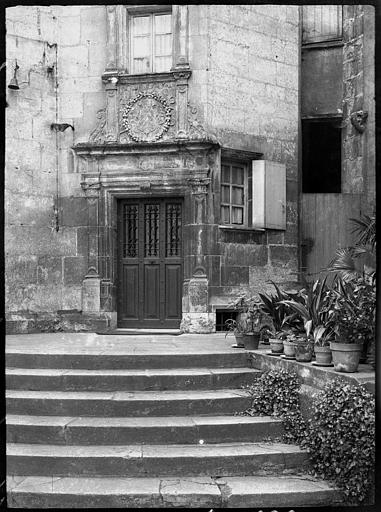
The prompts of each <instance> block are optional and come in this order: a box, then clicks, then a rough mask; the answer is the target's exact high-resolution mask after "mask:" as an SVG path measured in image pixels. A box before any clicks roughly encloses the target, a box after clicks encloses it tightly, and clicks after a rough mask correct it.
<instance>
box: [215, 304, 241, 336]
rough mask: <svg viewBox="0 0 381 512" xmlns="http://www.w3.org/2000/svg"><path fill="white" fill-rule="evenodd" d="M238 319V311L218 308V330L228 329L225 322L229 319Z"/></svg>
mask: <svg viewBox="0 0 381 512" xmlns="http://www.w3.org/2000/svg"><path fill="white" fill-rule="evenodd" d="M230 318H231V319H232V320H236V319H237V311H232V310H231V309H230V310H229V309H217V310H216V331H220V332H221V331H227V330H228V329H227V328H226V325H225V322H226V320H229V319H230Z"/></svg>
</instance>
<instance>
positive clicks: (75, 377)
mask: <svg viewBox="0 0 381 512" xmlns="http://www.w3.org/2000/svg"><path fill="white" fill-rule="evenodd" d="M260 375H261V372H260V371H259V370H255V369H253V368H243V367H239V368H189V369H187V368H179V369H147V370H143V369H142V370H133V369H129V370H123V369H120V370H111V369H104V370H103V369H96V370H85V369H57V368H53V369H46V368H43V369H39V368H31V369H24V368H7V369H6V384H7V387H8V388H9V389H24V390H36V391H42V390H47V391H54V390H60V391H70V390H73V391H122V390H124V391H135V390H141V391H143V390H155V389H156V390H165V389H167V390H169V389H174V390H175V389H178V390H181V389H183V390H187V389H217V388H219V389H221V388H222V389H226V388H232V387H241V386H245V385H247V384H250V383H252V382H253V381H254V379H256V378H258V377H259V376H260Z"/></svg>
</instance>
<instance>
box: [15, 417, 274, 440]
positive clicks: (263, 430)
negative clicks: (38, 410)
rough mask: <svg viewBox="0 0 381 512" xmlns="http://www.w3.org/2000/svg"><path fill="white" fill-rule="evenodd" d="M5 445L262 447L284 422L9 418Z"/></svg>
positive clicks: (260, 419) (255, 419) (265, 419)
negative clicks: (201, 443) (260, 443)
mask: <svg viewBox="0 0 381 512" xmlns="http://www.w3.org/2000/svg"><path fill="white" fill-rule="evenodd" d="M6 423H7V441H8V442H10V443H29V444H31V443H42V444H68V445H123V444H135V443H136V444H139V443H149V444H154V443H157V444H163V443H165V444H174V443H179V444H197V443H199V441H200V440H203V441H204V442H205V443H227V442H234V441H237V442H244V441H251V442H258V441H262V440H265V439H268V438H269V437H272V438H274V437H280V436H281V434H282V423H281V421H280V420H277V419H275V418H272V417H269V416H257V417H250V416H191V417H190V416H169V417H141V418H96V417H87V418H81V417H79V418H70V417H66V418H65V417H61V416H24V415H19V416H17V415H7V421H6Z"/></svg>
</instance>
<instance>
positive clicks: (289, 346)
mask: <svg viewBox="0 0 381 512" xmlns="http://www.w3.org/2000/svg"><path fill="white" fill-rule="evenodd" d="M283 347H284V355H285V356H286V357H287V358H289V359H295V347H296V345H295V343H294V342H292V341H287V340H284V341H283Z"/></svg>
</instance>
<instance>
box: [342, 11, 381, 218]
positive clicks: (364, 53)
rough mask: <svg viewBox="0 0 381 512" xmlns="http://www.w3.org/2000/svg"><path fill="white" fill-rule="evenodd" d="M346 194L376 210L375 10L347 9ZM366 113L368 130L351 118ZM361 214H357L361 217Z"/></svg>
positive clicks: (365, 208)
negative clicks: (359, 196) (358, 195)
mask: <svg viewBox="0 0 381 512" xmlns="http://www.w3.org/2000/svg"><path fill="white" fill-rule="evenodd" d="M343 10H344V11H343V15H344V16H343V18H344V24H343V36H344V49H343V81H344V97H343V107H344V108H343V120H344V125H345V126H344V129H343V192H344V193H352V194H353V193H354V194H356V193H357V194H362V201H361V210H362V212H363V213H371V212H372V209H373V208H374V207H375V102H374V69H375V61H374V52H375V48H374V44H375V39H374V37H375V31H374V19H375V17H374V7H372V6H362V5H357V6H356V5H351V6H349V5H348V6H344V7H343ZM359 111H360V112H361V111H364V112H366V113H367V118H366V119H365V122H364V131H363V132H359V131H358V130H357V129H356V127H355V126H353V124H352V123H351V119H350V118H351V115H352V114H353V113H355V112H359ZM359 214H360V212H356V215H355V216H358V215H359Z"/></svg>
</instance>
